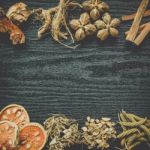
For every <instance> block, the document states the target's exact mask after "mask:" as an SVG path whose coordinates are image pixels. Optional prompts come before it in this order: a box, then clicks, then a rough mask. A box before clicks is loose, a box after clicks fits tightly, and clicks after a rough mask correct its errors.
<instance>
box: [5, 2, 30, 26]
mask: <svg viewBox="0 0 150 150" xmlns="http://www.w3.org/2000/svg"><path fill="white" fill-rule="evenodd" d="M30 15H31V11H30V10H29V8H28V7H27V5H26V4H25V3H22V2H20V3H16V4H14V5H12V6H11V7H10V8H9V9H8V11H7V14H6V16H7V17H8V18H9V19H10V20H11V21H12V22H13V23H15V24H16V25H20V24H22V23H24V22H26V21H27V20H28V18H29V17H30Z"/></svg>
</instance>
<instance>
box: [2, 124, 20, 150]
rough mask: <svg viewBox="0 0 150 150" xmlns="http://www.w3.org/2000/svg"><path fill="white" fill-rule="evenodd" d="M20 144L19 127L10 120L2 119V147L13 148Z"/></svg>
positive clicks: (9, 149) (3, 149)
mask: <svg viewBox="0 0 150 150" xmlns="http://www.w3.org/2000/svg"><path fill="white" fill-rule="evenodd" d="M17 144H18V127H17V125H16V124H15V123H13V122H10V121H0V149H1V150H13V149H14V148H15V147H16V146H17Z"/></svg>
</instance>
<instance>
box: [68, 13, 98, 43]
mask: <svg viewBox="0 0 150 150" xmlns="http://www.w3.org/2000/svg"><path fill="white" fill-rule="evenodd" d="M70 27H71V28H72V29H73V30H75V39H76V41H81V40H83V39H85V38H86V37H87V36H90V35H92V34H94V33H95V32H96V27H95V26H94V25H93V24H91V23H90V16H89V14H88V13H82V14H81V15H80V19H73V20H71V21H70Z"/></svg>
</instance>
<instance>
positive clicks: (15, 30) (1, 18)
mask: <svg viewBox="0 0 150 150" xmlns="http://www.w3.org/2000/svg"><path fill="white" fill-rule="evenodd" d="M6 32H8V33H9V35H10V40H11V41H12V44H13V45H16V44H23V43H25V35H24V33H23V32H22V31H21V29H20V28H19V27H18V26H16V25H15V24H13V23H12V22H11V21H10V20H9V19H8V18H7V17H6V15H5V13H4V11H3V10H2V9H1V11H0V33H6Z"/></svg>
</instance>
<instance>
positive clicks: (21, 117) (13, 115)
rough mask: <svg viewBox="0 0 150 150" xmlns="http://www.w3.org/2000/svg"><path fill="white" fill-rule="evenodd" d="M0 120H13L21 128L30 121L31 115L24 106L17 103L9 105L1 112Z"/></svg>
mask: <svg viewBox="0 0 150 150" xmlns="http://www.w3.org/2000/svg"><path fill="white" fill-rule="evenodd" d="M0 120H1V121H2V120H8V121H13V122H15V123H16V125H17V126H18V127H19V128H22V127H23V126H24V125H26V124H28V123H29V122H30V118H29V115H28V113H27V111H26V110H25V108H24V107H22V106H20V105H16V104H12V105H8V106H7V107H5V108H4V109H3V110H2V111H1V112H0Z"/></svg>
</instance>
